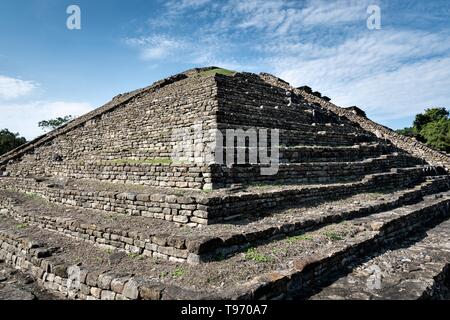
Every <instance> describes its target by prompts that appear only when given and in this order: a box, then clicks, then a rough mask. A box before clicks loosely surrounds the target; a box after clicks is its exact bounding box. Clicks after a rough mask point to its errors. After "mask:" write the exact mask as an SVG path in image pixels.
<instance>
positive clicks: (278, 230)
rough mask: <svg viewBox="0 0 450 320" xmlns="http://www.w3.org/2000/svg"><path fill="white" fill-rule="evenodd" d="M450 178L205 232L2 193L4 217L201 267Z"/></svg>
mask: <svg viewBox="0 0 450 320" xmlns="http://www.w3.org/2000/svg"><path fill="white" fill-rule="evenodd" d="M448 184H449V179H448V178H447V177H444V178H440V177H438V178H434V179H430V180H429V181H426V182H423V183H421V184H418V185H416V186H415V187H413V188H407V189H400V190H391V191H388V190H386V191H385V192H384V193H375V194H373V193H366V194H364V193H363V194H358V195H355V196H353V197H348V198H344V199H342V200H337V201H331V202H326V203H322V204H321V203H315V204H314V206H312V207H311V206H306V207H303V208H294V209H287V210H280V211H276V212H274V213H272V214H270V215H266V216H265V217H252V218H250V217H249V218H247V219H244V220H237V221H235V222H231V223H230V224H226V225H221V224H217V225H210V226H205V227H202V228H194V229H191V228H187V227H177V226H176V225H174V224H173V223H170V222H167V221H161V220H157V219H151V218H143V217H128V216H115V215H111V214H108V213H104V212H102V211H96V210H91V209H84V210H80V209H75V208H70V209H68V208H66V207H63V206H61V205H57V204H52V203H47V201H45V200H43V199H37V198H35V197H33V196H27V195H24V194H20V193H17V192H6V191H0V197H1V198H0V213H1V214H2V215H5V216H9V217H11V218H14V219H15V220H18V221H20V222H21V223H26V224H29V225H32V226H37V227H39V228H43V229H46V230H50V231H54V232H58V233H60V234H63V235H66V236H68V237H72V238H76V239H80V240H83V241H87V242H90V243H93V244H95V245H97V246H99V247H101V248H106V249H118V250H121V251H125V252H129V253H132V254H143V255H146V256H153V257H155V258H161V259H165V260H169V261H173V262H186V261H187V262H188V263H193V264H195V263H199V262H205V261H210V260H214V259H216V258H217V257H223V256H227V255H230V254H232V253H236V252H239V251H242V250H244V249H245V248H248V247H250V246H252V245H256V244H258V243H259V244H260V243H266V242H269V241H271V240H273V239H282V238H287V237H290V236H293V235H295V234H298V233H301V232H305V231H306V230H311V229H317V228H319V227H322V226H324V225H327V224H331V223H338V222H340V221H344V220H350V219H354V218H357V217H362V216H367V215H371V214H375V213H377V212H381V211H386V210H392V209H394V208H397V207H400V206H402V205H406V204H411V203H414V202H418V201H420V200H421V199H422V197H423V196H426V195H429V194H433V193H436V192H441V191H445V190H448V189H449V186H448Z"/></svg>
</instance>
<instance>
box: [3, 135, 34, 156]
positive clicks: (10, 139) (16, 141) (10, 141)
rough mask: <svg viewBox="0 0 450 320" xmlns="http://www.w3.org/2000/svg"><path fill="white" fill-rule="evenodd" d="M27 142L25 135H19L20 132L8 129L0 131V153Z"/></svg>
mask: <svg viewBox="0 0 450 320" xmlns="http://www.w3.org/2000/svg"><path fill="white" fill-rule="evenodd" d="M25 142H27V140H26V139H25V138H23V137H19V134H18V133H12V132H10V131H9V130H8V129H3V130H1V131H0V155H2V154H5V153H7V152H8V151H11V150H13V149H15V148H17V147H19V146H20V145H22V144H24V143H25Z"/></svg>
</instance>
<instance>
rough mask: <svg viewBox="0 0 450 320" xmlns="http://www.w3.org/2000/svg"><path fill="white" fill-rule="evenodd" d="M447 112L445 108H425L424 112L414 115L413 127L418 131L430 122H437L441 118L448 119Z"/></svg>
mask: <svg viewBox="0 0 450 320" xmlns="http://www.w3.org/2000/svg"><path fill="white" fill-rule="evenodd" d="M448 115H449V112H448V111H447V109H445V108H431V109H426V110H425V113H419V114H418V115H416V119H415V120H414V123H413V128H414V129H415V130H416V131H417V133H420V131H421V130H422V128H423V127H424V126H426V125H427V124H428V123H430V122H437V121H439V120H441V119H448Z"/></svg>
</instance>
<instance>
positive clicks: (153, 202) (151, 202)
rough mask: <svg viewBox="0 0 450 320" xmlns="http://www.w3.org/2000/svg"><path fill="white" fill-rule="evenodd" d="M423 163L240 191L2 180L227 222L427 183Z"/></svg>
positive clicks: (5, 184)
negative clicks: (339, 179) (344, 178)
mask: <svg viewBox="0 0 450 320" xmlns="http://www.w3.org/2000/svg"><path fill="white" fill-rule="evenodd" d="M424 174H425V173H424V167H413V168H405V169H398V170H394V171H392V172H388V173H381V174H373V175H367V176H365V177H364V178H363V179H361V180H359V181H356V182H350V183H336V184H316V185H288V186H284V185H283V186H277V185H266V186H253V187H247V188H244V189H242V190H237V191H236V192H230V191H229V190H226V189H222V190H217V191H213V192H202V191H193V190H180V189H178V190H177V189H171V188H150V187H141V186H136V185H131V184H130V185H128V184H112V183H102V182H98V181H95V180H73V179H62V180H59V179H55V178H53V179H42V180H41V179H37V178H35V179H25V178H14V177H9V178H2V179H0V189H9V190H15V191H21V192H27V193H31V194H35V195H40V196H43V197H45V198H46V199H48V200H49V201H51V202H56V203H62V204H65V205H69V206H73V207H80V208H86V209H87V208H90V209H98V210H103V211H106V212H108V213H119V214H128V215H132V216H143V217H146V218H156V219H161V220H167V221H171V222H173V223H175V224H180V225H188V226H198V225H206V224H214V223H221V222H227V221H229V220H230V219H235V218H237V217H241V218H242V217H245V216H253V215H255V214H260V213H264V212H270V211H272V210H274V209H281V208H289V207H294V206H299V205H304V204H307V203H312V202H317V201H324V200H327V199H328V200H332V199H339V198H343V197H348V196H349V195H353V194H357V193H360V192H370V191H374V190H377V189H380V188H398V187H404V186H409V185H414V184H416V183H419V182H421V181H423V179H424Z"/></svg>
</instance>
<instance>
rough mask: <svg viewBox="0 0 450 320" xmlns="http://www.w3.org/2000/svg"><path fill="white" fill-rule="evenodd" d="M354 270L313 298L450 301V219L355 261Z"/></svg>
mask: <svg viewBox="0 0 450 320" xmlns="http://www.w3.org/2000/svg"><path fill="white" fill-rule="evenodd" d="M350 268H351V269H350V272H349V273H347V274H346V275H343V276H342V277H340V278H338V279H337V280H335V281H334V282H333V283H332V284H331V285H329V286H326V287H324V288H322V289H321V290H320V291H319V289H318V290H317V291H319V292H318V293H315V294H314V295H312V296H311V297H310V299H312V300H347V299H350V300H361V299H362V300H416V299H445V300H448V299H449V298H450V220H445V221H444V222H442V223H440V224H438V225H437V226H435V227H434V228H432V229H430V230H424V231H421V232H416V233H414V234H413V235H411V236H409V237H407V238H405V239H403V240H402V241H400V242H398V243H395V244H394V245H391V246H388V247H386V248H383V250H380V251H378V252H374V253H373V254H372V255H369V256H368V257H364V259H363V260H362V261H361V262H360V263H359V264H357V263H356V261H355V263H354V265H352V266H350ZM335 278H336V277H335ZM333 280H334V278H330V279H329V281H333ZM324 282H325V281H324Z"/></svg>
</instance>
